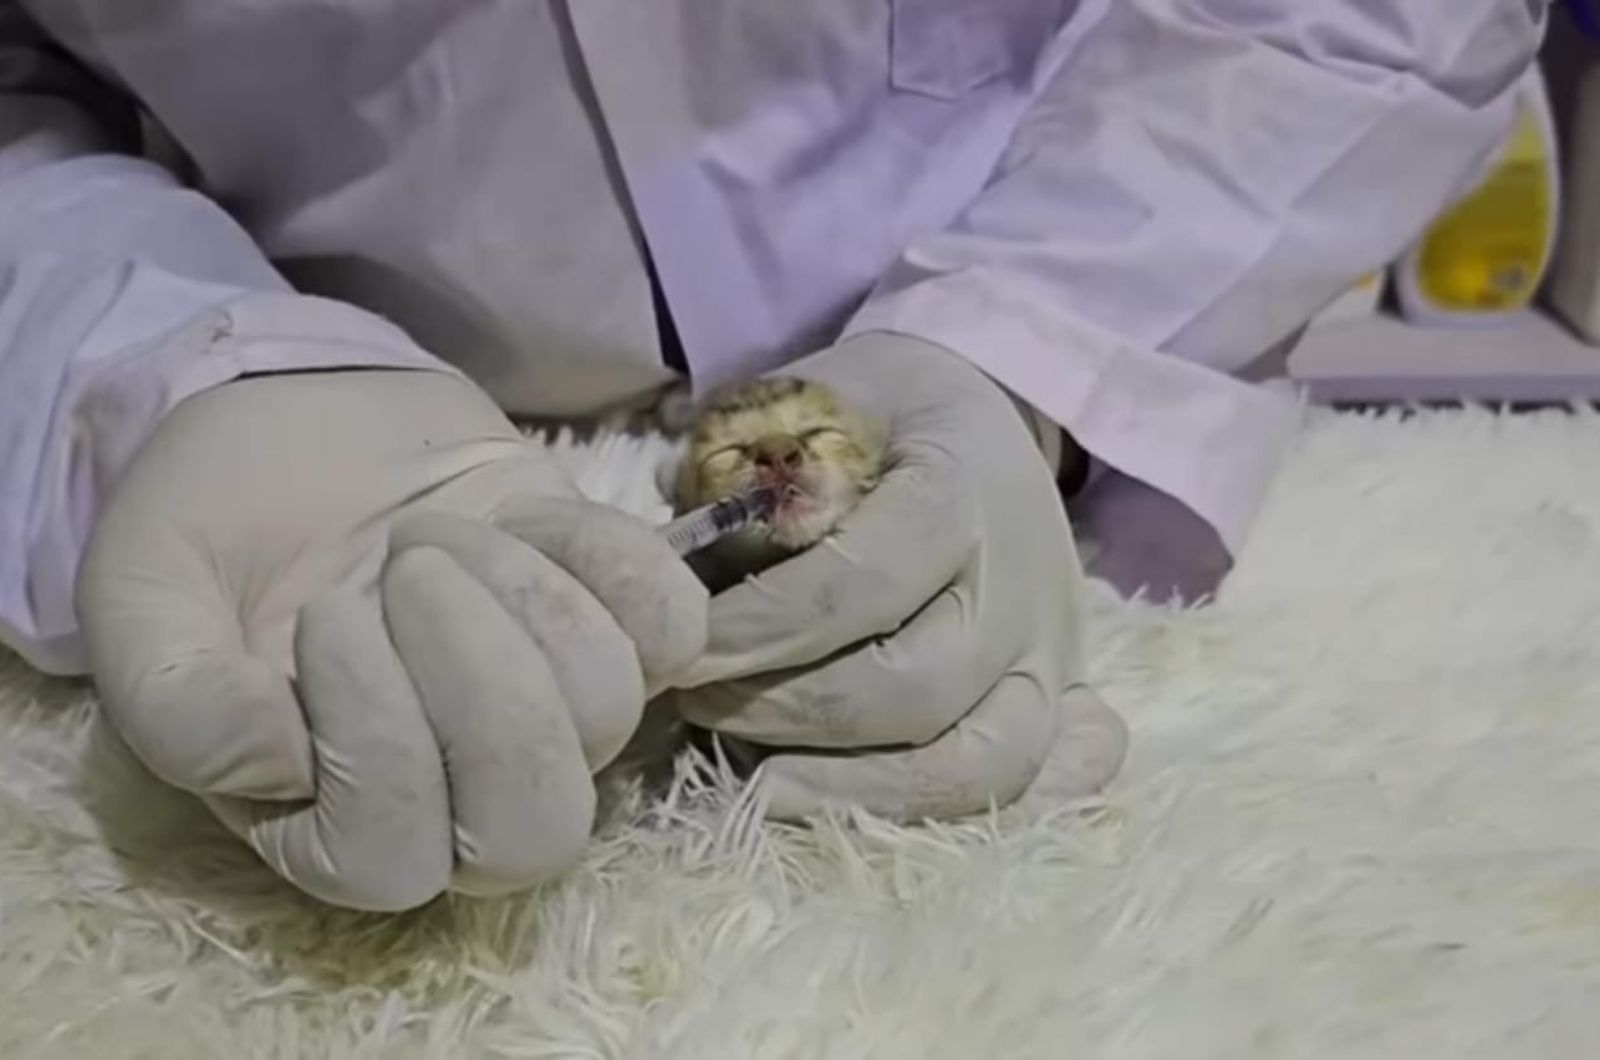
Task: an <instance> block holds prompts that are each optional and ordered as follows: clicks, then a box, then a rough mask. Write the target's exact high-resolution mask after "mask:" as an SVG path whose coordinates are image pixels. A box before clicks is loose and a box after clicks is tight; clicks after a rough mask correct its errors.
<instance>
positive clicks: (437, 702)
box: [78, 370, 706, 910]
mask: <svg viewBox="0 0 1600 1060" xmlns="http://www.w3.org/2000/svg"><path fill="white" fill-rule="evenodd" d="M78 611H79V615H80V621H81V624H82V628H83V635H84V642H85V647H86V650H87V653H88V658H89V664H90V668H91V671H92V674H93V677H94V680H95V682H96V684H97V685H98V687H99V690H100V693H101V696H102V698H103V701H104V705H105V710H106V713H107V715H108V717H109V719H110V721H111V722H112V724H113V725H114V726H115V727H116V728H117V729H118V731H119V732H120V733H121V735H122V737H123V738H124V739H125V740H126V742H127V743H128V745H129V746H130V747H131V748H132V749H133V751H134V752H135V754H137V755H138V756H139V758H141V759H142V760H143V761H144V763H145V764H146V765H147V766H149V767H150V769H151V770H152V771H153V772H154V773H156V774H157V775H158V776H160V777H161V778H163V779H165V780H166V781H168V782H169V783H171V784H174V785H177V786H179V787H182V788H186V789H188V790H190V791H193V792H197V793H199V794H200V795H201V796H202V797H203V798H204V800H205V802H206V803H207V804H208V805H209V806H210V807H211V808H212V809H213V811H214V812H216V813H217V815H218V816H219V817H220V818H221V819H222V820H223V821H224V822H225V823H226V824H227V826H228V827H229V828H231V829H232V830H233V831H235V832H236V833H238V834H239V835H240V836H242V837H243V838H244V839H246V840H247V841H248V842H249V843H250V844H251V845H252V846H253V847H254V848H255V849H256V850H257V851H258V852H259V853H260V855H261V856H262V857H263V858H264V859H265V860H266V861H267V862H268V863H269V864H270V865H271V866H272V867H273V868H274V869H275V870H277V871H278V872H279V873H281V874H282V875H283V876H284V877H286V878H287V879H289V880H291V881H292V882H294V883H295V884H296V885H298V886H299V887H301V888H303V889H304V890H306V891H308V892H309V893H311V894H313V895H315V896H317V897H319V898H321V899H324V900H326V901H329V902H332V903H336V904H340V905H345V906H352V907H356V908H364V909H374V910H390V909H403V908H408V907H412V906H415V905H419V904H421V903H424V902H426V901H428V900H429V899H431V898H433V897H434V896H436V895H438V894H439V893H441V892H442V891H444V890H446V889H447V888H450V887H454V888H455V889H458V890H461V891H466V892H471V893H477V894H491V893H498V892H505V891H509V890H513V889H520V888H522V887H525V886H528V885H531V884H533V883H535V882H537V881H540V880H542V879H545V878H547V877H549V876H551V875H553V874H555V873H559V872H560V871H562V870H563V869H565V868H566V867H568V866H569V865H570V864H571V863H572V862H573V861H574V860H575V859H576V858H577V857H578V855H579V854H580V853H581V851H582V850H583V848H584V845H585V843H586V841H587V840H588V837H589V834H590V828H591V825H592V823H593V815H594V807H595V791H594V786H593V782H592V779H591V775H592V771H594V770H597V769H599V768H600V767H601V766H603V765H604V764H606V763H607V762H608V761H610V760H611V758H612V757H613V756H615V755H616V754H617V752H618V751H619V750H620V749H621V748H622V746H623V744H624V743H625V742H626V741H627V739H628V737H629V736H630V735H631V734H632V732H633V731H634V728H635V727H636V725H637V723H638V720H639V717H640V712H641V710H642V708H643V704H644V701H645V698H646V688H647V685H655V686H659V684H660V683H661V682H662V681H663V680H664V678H665V677H666V676H667V675H670V674H671V673H673V672H674V671H676V670H678V669H679V668H680V667H682V666H683V665H684V664H686V663H687V662H689V661H690V660H692V659H693V658H694V657H695V656H696V655H697V654H698V653H699V652H700V651H701V649H702V647H703V646H704V643H705V630H706V594H705V590H704V589H703V588H702V587H701V585H700V583H699V582H698V580H697V579H696V578H695V577H694V575H693V573H692V572H691V571H690V570H689V569H688V568H687V567H686V566H684V565H683V564H682V563H681V561H680V560H679V559H678V557H677V556H676V555H675V554H674V553H673V552H672V550H671V549H669V548H668V547H667V546H666V545H665V543H664V542H663V541H662V540H661V539H660V538H659V537H658V536H657V535H656V533H655V532H654V531H653V530H652V529H651V528H649V527H647V526H646V525H645V524H643V523H641V522H638V521H636V520H634V519H632V518H631V517H629V516H626V515H623V514H622V513H620V512H617V511H615V510H613V509H610V508H604V507H600V506H598V505H594V504H590V503H588V502H586V501H584V500H582V499H580V498H579V497H578V494H577V492H576V491H575V490H574V489H573V487H572V486H571V485H570V484H569V483H568V481H567V480H566V479H565V477H564V476H563V474H562V473H561V472H559V471H558V470H557V469H556V468H554V467H553V466H551V464H550V463H548V462H547V461H546V460H545V459H543V458H542V457H541V455H540V453H539V451H538V449H537V448H536V447H535V446H533V445H531V444H530V443H528V442H527V441H526V440H525V439H523V438H522V437H521V436H519V434H518V433H517V431H516V430H515V428H514V427H513V426H512V424H511V423H510V422H509V421H508V420H507V419H506V418H505V416H504V415H503V414H502V413H501V412H500V411H499V410H498V409H497V408H496V407H495V406H494V404H493V403H492V402H491V401H490V400H489V398H488V397H487V395H485V394H484V393H482V392H481V391H480V390H478V389H477V388H476V387H474V386H472V385H470V384H469V383H466V382H465V381H463V380H461V379H459V378H458V377H456V376H453V375H448V374H444V373H435V372H431V371H403V370H402V371H396V370H373V371H339V372H327V373H309V374H291V375H280V376H265V377H259V378H252V379H245V380H240V381H236V382H232V383H228V384H225V385H223V386H221V387H218V388H216V389H214V390H210V391H206V392H203V393H201V394H199V395H197V396H195V397H192V398H190V399H188V400H186V401H184V402H182V403H181V404H180V405H179V406H178V407H177V408H176V409H175V410H174V411H173V412H172V413H171V414H170V415H168V416H167V417H166V418H165V419H164V420H163V421H162V422H161V424H160V426H159V427H158V429H157V431H156V433H155V435H154V437H153V438H152V439H151V440H150V441H149V442H148V443H146V445H145V446H144V447H143V448H142V449H141V450H140V451H139V453H138V455H137V456H136V457H135V459H134V461H133V463H132V464H131V465H130V466H129V469H128V471H127V473H126V476H125V478H124V479H123V481H122V482H120V483H119V485H118V487H117V489H116V491H115V494H114V495H113V497H112V498H111V499H110V501H109V502H108V504H107V506H106V508H105V510H104V512H103V515H102V516H101V518H100V521H99V523H98V524H97V528H96V531H95V534H94V537H93V540H92V541H91V543H90V547H89V550H88V554H87V557H86V559H85V562H84V565H83V569H82V573H81V576H80V579H79V583H78Z"/></svg>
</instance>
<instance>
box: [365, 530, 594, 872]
mask: <svg viewBox="0 0 1600 1060" xmlns="http://www.w3.org/2000/svg"><path fill="white" fill-rule="evenodd" d="M382 596H383V605H384V614H385V616H386V617H387V619H388V624H389V634H390V637H391V638H392V639H393V641H394V644H395V646H396V648H398V649H399V652H400V659H401V661H402V662H403V663H404V665H405V668H406V672H407V673H409V674H410V676H411V681H412V683H413V684H414V685H415V687H416V689H417V691H418V693H419V694H420V695H421V698H422V706H423V710H424V711H425V712H426V713H427V716H428V720H429V721H430V722H431V723H432V726H433V732H434V736H435V738H436V740H437V742H438V746H439V751H440V754H441V756H442V758H443V761H444V771H445V778H446V781H447V783H448V786H449V791H450V806H451V811H452V815H453V818H454V823H455V847H456V850H455V853H456V876H455V881H454V885H455V887H456V888H457V889H459V890H461V891H464V892H467V893H471V894H480V895H492V894H502V893H506V892H508V891H513V890H518V889H521V888H524V887H528V886H531V885H533V884H535V883H538V882H540V881H541V880H544V879H548V878H550V877H552V876H554V875H556V874H558V873H560V872H562V871H564V870H566V869H567V868H569V867H570V866H571V865H572V864H573V863H574V862H575V861H576V860H577V859H578V856H579V855H580V854H581V853H582V852H583V849H584V846H585V844H586V843H587V842H588V838H589V832H590V829H591V828H592V826H593V824H594V812H595V790H594V784H593V782H592V781H591V780H590V776H589V768H588V764H587V763H586V762H585V761H584V757H583V747H582V745H581V744H580V743H579V741H578V734H577V731H576V729H575V728H574V727H573V724H572V718H571V716H570V714H569V712H568V709H567V704H566V701H565V699H564V698H563V696H562V694H561V687H560V685H559V683H558V682H557V681H556V677H555V674H554V673H552V672H551V669H550V665H549V663H548V662H546V661H545V658H544V654H543V653H542V652H541V651H540V650H539V648H538V646H537V645H536V644H534V643H533V641H532V640H531V639H530V638H529V637H528V635H527V633H526V632H524V631H523V630H522V628H521V627H519V626H518V625H517V623H516V622H515V621H514V620H513V619H512V618H511V616H510V615H508V614H506V612H505V609H504V608H502V607H501V606H500V602H499V601H498V600H496V599H495V598H494V596H493V594H491V593H490V592H489V590H488V589H486V588H484V587H483V586H482V585H480V584H479V583H478V582H477V581H476V580H475V579H473V578H472V577H471V576H470V575H469V574H467V572H466V571H464V570H462V569H461V567H460V566H459V565H457V564H456V562H455V561H454V560H452V559H451V558H450V556H449V555H448V554H447V553H445V552H443V551H441V550H439V549H436V548H430V547H418V548H409V549H405V550H404V551H398V552H395V553H393V554H392V555H391V556H390V559H389V562H388V564H387V566H386V569H385V570H384V574H383V584H382Z"/></svg>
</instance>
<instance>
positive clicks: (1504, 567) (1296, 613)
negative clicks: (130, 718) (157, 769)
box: [0, 410, 1600, 1060]
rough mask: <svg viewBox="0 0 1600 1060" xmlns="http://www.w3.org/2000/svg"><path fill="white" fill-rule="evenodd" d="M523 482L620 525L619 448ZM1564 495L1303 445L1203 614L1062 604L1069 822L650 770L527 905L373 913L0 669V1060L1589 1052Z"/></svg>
mask: <svg viewBox="0 0 1600 1060" xmlns="http://www.w3.org/2000/svg"><path fill="white" fill-rule="evenodd" d="M563 452H564V456H565V458H568V459H572V460H574V461H575V462H576V463H577V464H578V465H581V466H582V467H584V468H587V469H589V470H588V471H586V472H585V480H586V482H587V483H588V485H589V486H590V488H592V489H594V490H596V492H599V493H602V494H609V495H611V496H615V497H619V498H621V497H622V496H623V495H624V494H626V495H628V498H629V499H628V501H627V502H628V503H630V504H632V505H634V506H636V507H637V506H641V505H645V504H648V503H649V500H650V498H649V491H648V481H649V475H648V471H646V470H641V469H642V468H643V467H644V465H645V464H646V463H647V461H646V460H645V459H644V449H643V447H642V446H641V445H640V444H639V443H637V442H628V441H622V440H615V439H613V440H611V441H610V442H607V443H605V444H604V445H601V446H599V447H598V448H595V449H593V450H589V451H584V450H573V449H572V448H571V447H570V446H566V447H564V448H563ZM597 462H598V463H603V464H604V465H605V468H607V469H608V470H603V471H595V470H594V468H595V467H596V466H598V463H597ZM1597 468H1600V418H1597V417H1596V416H1595V415H1593V414H1590V413H1583V412H1579V413H1567V412H1544V413H1538V414H1533V415H1524V416H1517V417H1501V416H1497V415H1494V414H1491V413H1489V412H1487V411H1482V410H1470V411H1465V412H1462V411H1452V412H1427V413H1422V414H1419V415H1417V416H1416V417H1414V418H1410V419H1402V418H1400V417H1398V416H1394V415H1388V416H1382V417H1369V416H1354V415H1334V414H1331V413H1326V412H1319V413H1316V414H1315V415H1314V417H1313V422H1312V425H1311V426H1310V428H1309V429H1308V431H1307V432H1306V434H1305V436H1304V438H1303V440H1302V442H1301V444H1300V446H1299V448H1298V451H1297V452H1296V453H1295V454H1294V456H1293V458H1292V459H1291V461H1290V463H1289V465H1288V466H1287V467H1286V469H1285V471H1284V473H1283V476H1282V478H1281V481H1280V482H1279V483H1278V486H1277V488H1276V491H1275V493H1274V496H1273V497H1272V499H1271V502H1270V504H1269V507H1268V510H1267V511H1266V513H1265V514H1264V516H1263V517H1262V519H1261V522H1260V524H1259V528H1258V531H1257V532H1256V534H1255V536H1254V538H1253V540H1252V541H1251V543H1250V545H1249V547H1248V549H1247V551H1246V552H1245V554H1244V555H1243V557H1242V561H1241V563H1240V566H1239V567H1238V569H1237V571H1236V573H1235V575H1234V577H1233V578H1232V580H1231V582H1230V584H1229V585H1228V586H1227V588H1226V591H1225V593H1224V595H1223V598H1222V599H1221V601H1220V602H1219V603H1218V604H1217V605H1216V606H1214V607H1211V608H1209V609H1205V610H1201V611H1196V612H1190V613H1180V612H1177V611H1174V610H1171V609H1167V608H1158V607H1154V606H1149V605H1146V604H1141V603H1133V604H1125V603H1121V602H1118V601H1115V600H1114V599H1112V598H1110V597H1109V596H1108V595H1105V594H1102V595H1101V596H1100V597H1099V598H1098V599H1097V600H1096V602H1095V605H1094V608H1095V613H1094V615H1093V621H1094V635H1093V640H1094V645H1095V652H1094V671H1095V677H1096V678H1097V680H1098V681H1099V683H1100V685H1101V687H1102V689H1103V691H1104V693H1105V695H1106V696H1107V698H1108V699H1109V700H1111V701H1112V702H1114V703H1115V704H1116V705H1117V706H1119V707H1120V708H1121V709H1122V710H1123V711H1125V712H1126V715H1127V717H1128V719H1129V721H1130V723H1131V726H1132V729H1133V751H1132V755H1131V758H1130V760H1129V763H1128V766H1127V769H1126V772H1125V773H1124V774H1123V776H1122V777H1121V778H1120V779H1119V781H1118V782H1117V783H1116V784H1115V786H1114V787H1113V788H1112V789H1111V790H1110V791H1108V792H1107V793H1106V795H1105V796H1104V798H1103V799H1100V800H1097V801H1095V802H1093V803H1091V804H1086V805H1078V806H1050V805H1044V804H1040V803H1039V802H1038V801H1035V802H1032V803H1030V804H1028V805H1024V806H1021V807H1017V808H1014V809H1012V810H1008V811H1007V812H1005V813H1003V814H1001V815H999V817H997V818H995V819H986V820H981V821H976V822H968V823H964V824H960V825H956V826H949V827H943V828H923V829H911V830H900V829H896V828H891V827H888V826H886V825H883V824H880V823H875V822H873V821H868V820H863V821H858V822H855V823H854V824H847V825H837V826H836V825H830V826H826V827H822V828H818V829H801V828H790V827H773V826H765V825H762V824H760V823H758V822H755V821H752V820H750V819H749V817H748V815H747V814H744V813H742V812H741V806H740V804H739V802H738V800H737V797H736V793H734V792H732V791H731V790H730V789H729V788H727V787H726V786H724V785H723V784H721V783H720V782H719V781H718V780H717V778H716V777H715V776H714V775H711V774H709V773H707V772H706V771H705V770H702V769H696V768H695V763H694V762H693V761H692V760H680V769H679V773H678V781H677V783H676V784H675V785H674V786H673V787H672V788H671V789H670V791H669V792H668V793H667V794H666V795H665V796H664V797H652V796H648V795H647V794H645V793H643V789H640V788H639V787H638V786H636V785H635V786H628V785H627V784H619V785H618V786H616V787H615V790H614V791H613V796H614V799H613V804H612V806H613V809H612V813H611V815H610V817H609V820H608V823H607V824H606V825H605V827H604V829H603V831H602V833H601V834H600V835H599V836H598V837H597V839H596V842H595V844H594V846H593V849H592V851H591V853H590V855H589V857H588V858H587V859H586V860H585V862H584V863H583V865H582V866H581V868H580V869H579V870H578V871H576V872H575V873H574V874H573V875H572V876H571V877H570V878H568V879H565V880H563V881H561V882H560V883H558V884H555V885H552V886H550V887H548V888H547V889H545V890H544V891H543V892H542V893H539V894H535V895H530V896H526V897H522V898H518V899H514V900H506V901H493V902H485V901H471V900H462V899H446V900H442V901H440V902H439V903H437V904H435V905H434V906H432V907H430V908H428V909H426V910H423V911H421V912H419V913H417V914H414V915H408V916H402V917H393V918H384V917H375V916H365V915H356V914H350V913H345V912H341V911H335V910H329V909H326V908H322V907H319V906H317V905H316V904H314V903H313V902H311V901H309V900H307V899H304V898H301V897H298V896H297V895H295V894H293V893H291V892H290V891H289V890H288V889H286V888H285V887H284V886H282V885H280V884H279V883H277V882H276V880H275V879H274V878H273V877H272V876H271V875H270V874H268V873H267V872H265V871H263V870H262V869H261V868H259V867H258V866H257V865H256V864H255V863H254V862H253V860H252V858H251V856H250V855H249V854H248V852H246V851H244V850H243V849H242V848H241V847H240V846H239V845H238V844H236V843H234V842H233V841H232V840H230V839H228V838H227V837H226V836H225V835H224V834H223V833H222V832H221V830H220V829H219V828H218V827H217V826H215V825H213V824H211V823H210V822H209V820H208V819H207V817H206V816H205V814H204V813H203V812H202V811H200V810H199V809H198V808H197V807H196V806H195V805H194V804H192V803H191V802H189V801H188V800H187V798H185V797H182V796H177V795H175V794H173V793H170V792H168V791H165V790H163V789H160V788H157V787H154V786H153V785H152V784H151V783H150V782H149V780H148V779H147V778H144V777H141V776H139V775H137V774H135V773H131V772H129V771H128V770H127V769H126V768H123V767H120V766H118V765H117V764H116V762H115V760H114V759H113V758H111V757H108V756H106V755H103V754H101V753H99V752H98V751H97V747H98V746H99V745H98V743H97V740H96V738H95V737H94V733H95V731H96V729H95V726H94V725H93V724H92V719H93V710H92V706H91V704H90V702H89V699H88V697H87V696H86V695H85V693H84V692H83V691H82V689H80V688H78V687H75V686H69V685H65V684H59V683H53V682H49V681H45V680H42V679H39V678H37V677H34V676H30V675H29V674H27V673H26V672H25V671H24V670H22V669H21V668H20V667H19V666H18V665H16V664H15V663H14V662H8V663H5V664H0V1057H3V1058H4V1060H34V1058H39V1060H43V1058H46V1057H50V1058H72V1060H123V1058H145V1057H148V1058H152V1060H157V1058H159V1060H182V1058H188V1057H227V1058H258V1057H259V1058H268V1057H270V1058H279V1060H291V1058H292V1060H302V1058H313V1057H367V1058H384V1060H389V1058H397V1060H398V1058H413V1057H437V1058H445V1057H450V1058H456V1057H504V1058H513V1057H515V1058H535V1057H537V1058H568V1057H570V1058H580V1057H581V1058H601V1057H617V1058H649V1060H658V1058H660V1060H667V1058H682V1060H716V1058H724V1057H726V1058H741V1060H743V1058H759V1060H791V1058H793V1060H800V1058H806V1060H810V1058H826V1060H846V1058H857V1057H860V1058H866V1057H871V1058H873V1060H899V1058H905V1060H932V1058H951V1060H958V1058H959V1060H970V1058H974V1057H978V1058H984V1060H1023V1058H1035V1057H1037V1058H1051V1060H1057V1058H1071V1057H1095V1058H1108V1060H1146V1058H1149V1060H1156V1058H1181V1060H1209V1058H1218V1060H1222V1058H1228V1060H1238V1058H1242V1057H1270V1058H1303V1057H1339V1058H1347V1057H1360V1058H1363V1060H1376V1058H1389V1057H1394V1058H1402V1057H1403V1058H1407V1060H1420V1058H1433V1057H1450V1058H1459V1057H1511V1058H1529V1060H1560V1058H1566V1057H1573V1058H1576V1057H1580V1056H1582V1057H1590V1056H1593V1055H1595V1050H1596V1048H1597V1045H1600V1006H1597V998H1600V839H1597V833H1596V827H1597V822H1600V536H1597V535H1600V470H1597ZM619 475H621V477H618V476H619Z"/></svg>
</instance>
